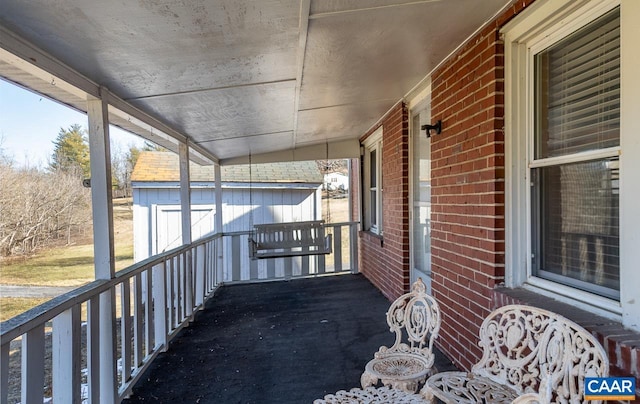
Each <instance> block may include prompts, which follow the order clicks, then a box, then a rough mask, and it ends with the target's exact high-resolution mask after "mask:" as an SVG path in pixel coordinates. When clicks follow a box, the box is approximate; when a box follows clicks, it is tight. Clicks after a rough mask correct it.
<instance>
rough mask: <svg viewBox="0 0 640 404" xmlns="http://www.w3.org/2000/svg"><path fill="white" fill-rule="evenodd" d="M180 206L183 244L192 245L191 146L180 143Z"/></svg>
mask: <svg viewBox="0 0 640 404" xmlns="http://www.w3.org/2000/svg"><path fill="white" fill-rule="evenodd" d="M178 151H179V156H180V206H181V211H182V244H191V185H190V184H189V182H190V178H189V144H188V143H186V142H185V143H180V146H179V149H178Z"/></svg>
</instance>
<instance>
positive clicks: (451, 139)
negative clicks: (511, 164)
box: [431, 1, 531, 369]
mask: <svg viewBox="0 0 640 404" xmlns="http://www.w3.org/2000/svg"><path fill="white" fill-rule="evenodd" d="M530 2H531V1H524V2H518V4H517V5H514V6H513V7H512V8H511V9H509V10H508V11H507V12H506V13H504V15H502V16H500V17H499V18H498V19H496V21H494V22H493V23H492V24H490V25H489V26H488V27H486V28H485V29H483V30H482V31H481V32H480V33H478V34H477V35H476V36H475V37H474V38H472V39H471V40H470V41H468V42H467V43H466V44H465V45H464V46H463V47H462V48H461V49H459V51H458V52H457V53H456V54H455V55H453V56H452V57H450V58H449V59H448V61H446V62H445V63H444V64H442V65H441V66H440V67H439V68H438V69H437V70H436V71H435V72H434V73H433V74H432V104H431V110H432V121H433V122H435V121H437V120H438V119H441V120H442V125H443V130H442V134H440V135H434V136H432V137H431V157H432V166H431V167H432V183H431V185H432V234H431V237H432V273H433V279H432V288H433V294H434V296H435V297H436V299H437V300H438V301H439V302H440V304H441V306H442V310H443V321H442V328H441V331H440V336H439V345H440V347H441V349H442V350H443V351H444V352H445V353H446V354H447V356H448V357H449V358H450V359H452V360H453V361H454V362H455V363H456V364H457V365H458V366H459V367H462V368H464V369H469V368H470V367H471V366H472V365H473V364H474V363H475V362H477V361H478V359H479V358H480V356H481V350H480V348H479V347H478V343H477V341H478V330H479V328H480V324H481V323H482V320H483V319H484V317H486V316H487V314H489V312H490V311H491V297H492V295H491V292H492V290H493V289H494V287H495V286H496V285H497V284H499V283H500V282H503V280H504V251H505V242H504V237H505V232H504V229H505V223H504V132H503V126H504V125H503V121H504V56H503V44H502V42H501V41H500V39H499V33H498V30H499V28H500V26H501V25H502V24H504V22H506V21H507V20H508V19H510V18H512V17H513V16H514V15H515V14H517V13H518V12H519V11H520V10H521V9H522V8H523V7H524V6H525V4H526V3H530ZM523 3H524V4H523Z"/></svg>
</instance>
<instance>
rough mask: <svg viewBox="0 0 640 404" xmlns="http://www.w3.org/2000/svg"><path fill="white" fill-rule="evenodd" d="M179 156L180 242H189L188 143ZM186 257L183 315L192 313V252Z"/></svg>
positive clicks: (184, 144) (180, 146)
mask: <svg viewBox="0 0 640 404" xmlns="http://www.w3.org/2000/svg"><path fill="white" fill-rule="evenodd" d="M178 152H179V153H178V154H179V156H180V212H181V219H182V244H183V245H188V244H191V241H192V240H191V184H190V182H191V179H190V177H189V143H188V142H181V143H180V145H179V148H178ZM186 255H187V256H186V259H185V260H181V264H180V265H185V268H184V276H185V291H184V293H185V315H186V316H187V317H189V316H191V314H192V313H193V287H194V286H193V275H192V271H193V264H192V263H193V260H192V259H191V257H192V252H191V251H190V250H189V251H187V252H186Z"/></svg>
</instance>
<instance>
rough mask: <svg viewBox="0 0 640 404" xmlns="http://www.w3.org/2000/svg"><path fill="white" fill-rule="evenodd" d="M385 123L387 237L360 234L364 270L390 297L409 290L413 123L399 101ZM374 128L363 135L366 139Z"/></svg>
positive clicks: (383, 222) (365, 233)
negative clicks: (410, 159)
mask: <svg viewBox="0 0 640 404" xmlns="http://www.w3.org/2000/svg"><path fill="white" fill-rule="evenodd" d="M381 123H382V127H383V129H382V143H383V145H382V189H383V191H382V206H383V212H384V214H383V219H382V228H383V234H384V236H383V237H379V236H377V235H375V234H372V233H369V232H366V231H362V232H360V234H359V238H360V243H359V248H360V250H359V258H360V271H361V272H362V273H363V274H364V275H365V276H366V277H367V278H368V279H369V280H370V281H371V282H372V283H373V284H374V285H375V286H376V287H377V288H378V289H380V290H381V291H382V293H383V294H384V295H385V296H386V297H387V298H388V299H389V300H393V299H395V298H397V297H398V296H400V295H401V294H403V293H404V292H407V291H408V290H409V122H408V111H407V107H406V105H405V104H404V103H402V102H399V103H398V104H397V105H396V106H395V107H394V108H393V109H392V110H391V111H390V112H389V113H388V114H387V115H386V116H385V117H383V118H382V120H381ZM377 129H378V127H375V128H373V129H372V130H371V131H370V132H369V133H367V134H365V136H363V137H362V138H361V141H364V140H365V139H366V138H367V137H368V136H369V135H371V133H373V132H374V131H375V130H377Z"/></svg>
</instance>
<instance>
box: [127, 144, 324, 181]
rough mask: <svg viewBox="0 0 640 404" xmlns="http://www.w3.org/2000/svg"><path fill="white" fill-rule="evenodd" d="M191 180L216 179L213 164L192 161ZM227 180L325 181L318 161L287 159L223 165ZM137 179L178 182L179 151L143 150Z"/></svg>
mask: <svg viewBox="0 0 640 404" xmlns="http://www.w3.org/2000/svg"><path fill="white" fill-rule="evenodd" d="M189 174H190V177H191V181H195V182H212V181H214V179H215V175H214V166H202V165H199V164H196V163H193V162H190V163H189ZM221 174H222V181H224V182H286V183H318V184H321V183H322V174H321V173H320V170H318V166H317V164H316V162H315V161H297V162H284V163H265V164H253V165H251V170H249V165H248V164H243V165H228V166H222V167H221ZM131 181H134V182H177V181H180V164H179V158H178V155H177V154H175V153H171V152H155V151H148V152H142V153H141V154H140V156H139V157H138V161H137V162H136V166H135V167H134V169H133V173H132V174H131Z"/></svg>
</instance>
